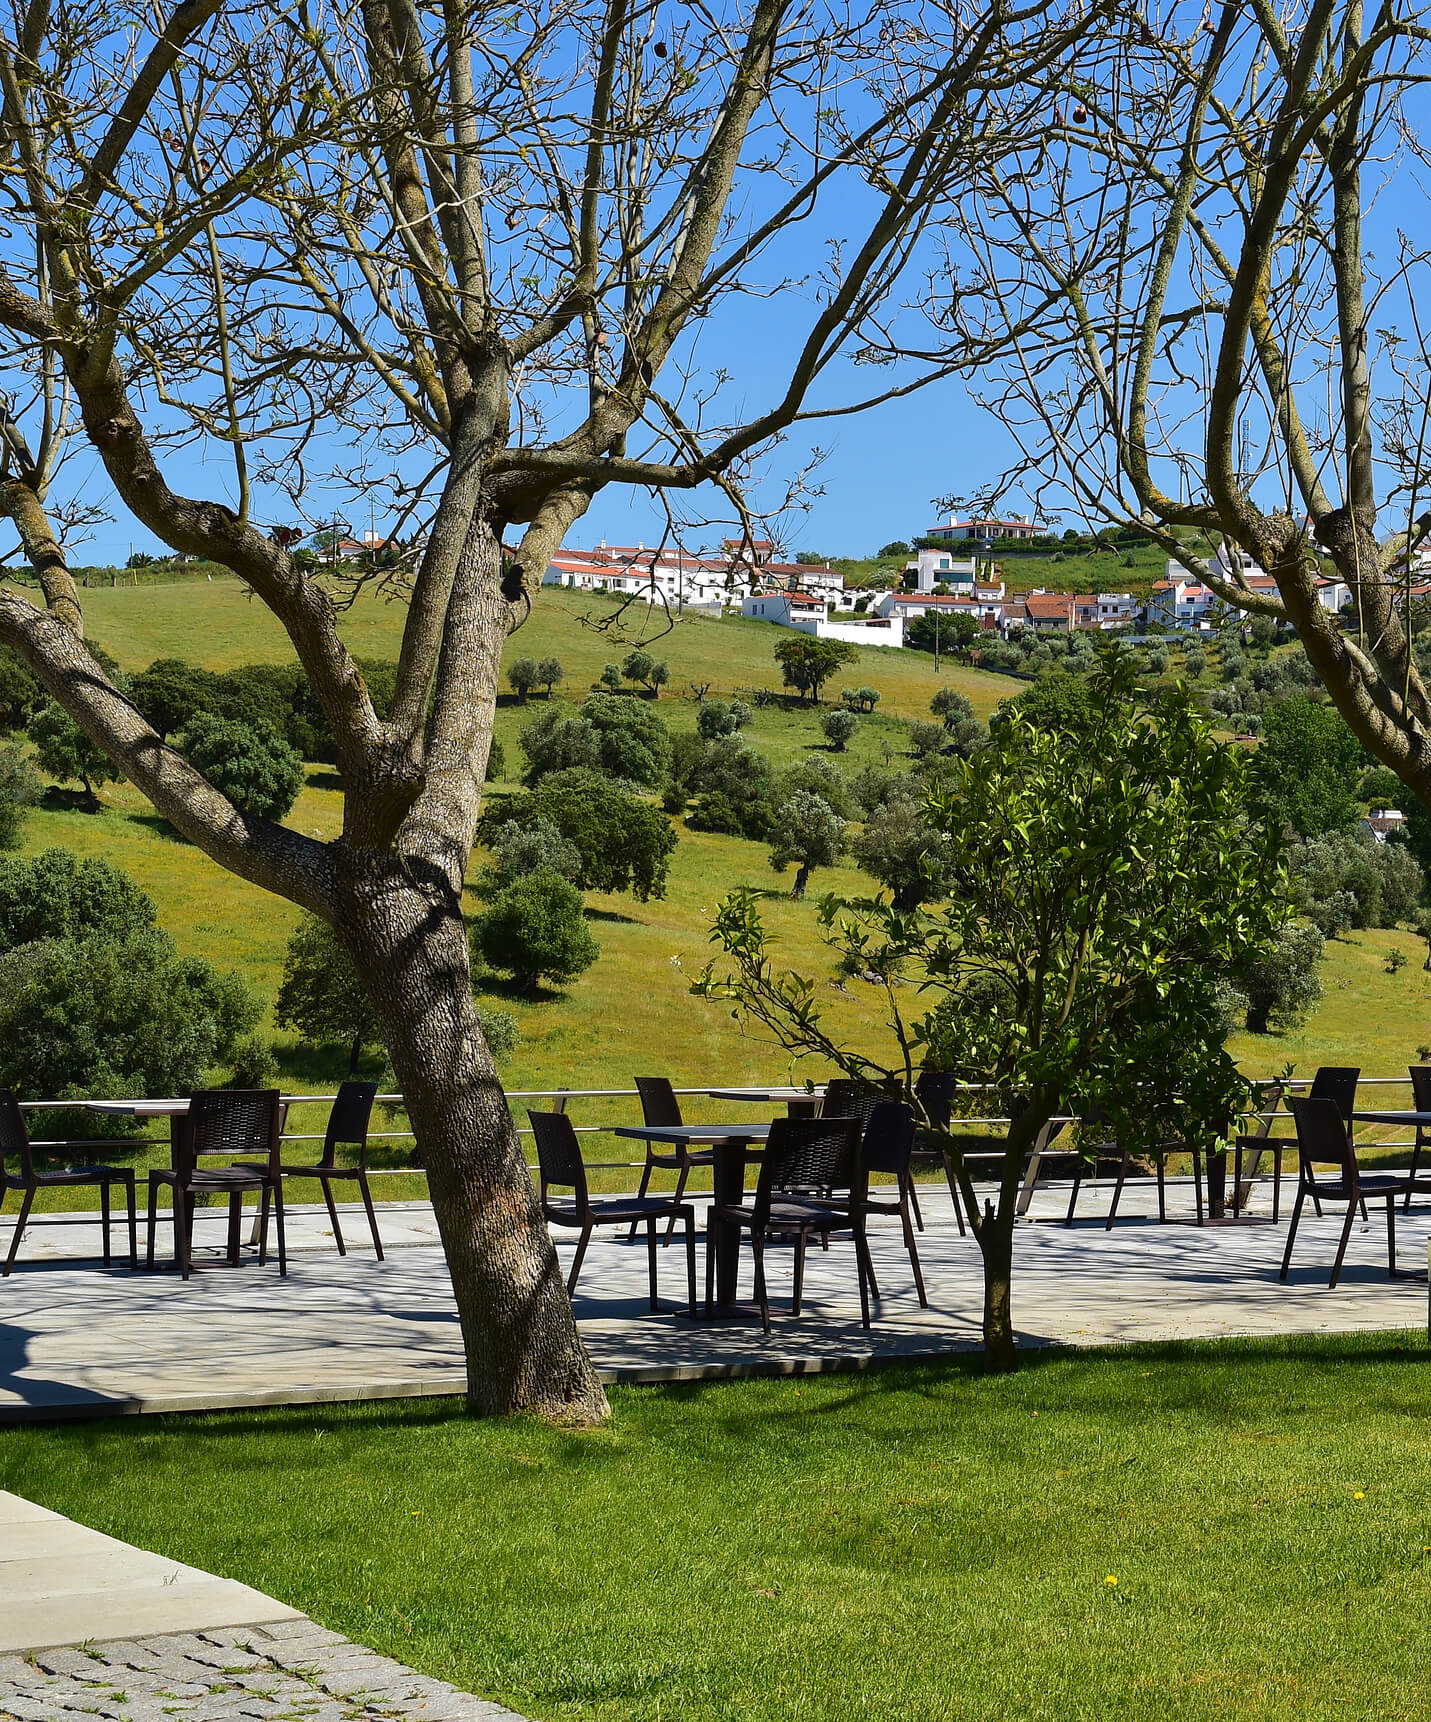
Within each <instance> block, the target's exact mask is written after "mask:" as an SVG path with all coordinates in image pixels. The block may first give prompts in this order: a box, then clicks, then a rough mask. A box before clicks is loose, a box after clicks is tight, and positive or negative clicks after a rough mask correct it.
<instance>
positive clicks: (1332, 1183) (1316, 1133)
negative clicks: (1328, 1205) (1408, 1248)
mask: <svg viewBox="0 0 1431 1722" xmlns="http://www.w3.org/2000/svg"><path fill="white" fill-rule="evenodd" d="M1290 1105H1291V1109H1292V1116H1293V1118H1294V1119H1295V1120H1296V1122H1297V1165H1298V1175H1297V1200H1296V1202H1295V1203H1294V1204H1293V1207H1292V1225H1291V1228H1290V1230H1289V1231H1288V1233H1287V1250H1286V1253H1285V1254H1284V1255H1283V1257H1282V1278H1283V1279H1284V1280H1285V1279H1286V1277H1287V1271H1288V1269H1289V1267H1290V1266H1291V1262H1292V1243H1293V1240H1294V1239H1295V1238H1296V1236H1297V1223H1298V1221H1299V1220H1300V1219H1301V1217H1302V1204H1303V1202H1305V1201H1306V1199H1307V1198H1308V1196H1311V1197H1313V1199H1314V1200H1317V1199H1320V1201H1323V1202H1345V1203H1346V1210H1347V1218H1346V1224H1345V1225H1344V1226H1343V1227H1342V1236H1341V1242H1340V1243H1339V1244H1338V1245H1337V1256H1336V1260H1335V1261H1334V1262H1333V1263H1332V1277H1331V1279H1330V1280H1328V1281H1327V1284H1328V1285H1329V1286H1334V1285H1335V1284H1336V1283H1337V1280H1338V1279H1339V1278H1340V1276H1341V1271H1342V1260H1343V1258H1344V1257H1345V1255H1346V1253H1347V1241H1348V1239H1349V1238H1350V1237H1351V1229H1352V1225H1353V1223H1354V1222H1355V1220H1356V1216H1357V1209H1358V1208H1359V1207H1360V1208H1362V1210H1363V1212H1364V1211H1365V1206H1364V1204H1365V1201H1366V1198H1367V1197H1368V1196H1372V1197H1378V1198H1379V1197H1383V1196H1384V1197H1385V1198H1386V1256H1387V1268H1388V1271H1389V1273H1390V1274H1391V1276H1392V1277H1393V1278H1394V1277H1395V1274H1396V1198H1397V1197H1398V1196H1401V1195H1404V1194H1405V1193H1406V1191H1407V1190H1408V1189H1409V1188H1410V1185H1411V1178H1410V1175H1409V1174H1408V1173H1405V1172H1401V1173H1391V1172H1372V1173H1366V1172H1363V1171H1362V1170H1361V1168H1360V1166H1359V1165H1358V1164H1357V1157H1356V1149H1355V1148H1354V1147H1353V1146H1352V1137H1351V1129H1350V1127H1349V1126H1348V1124H1347V1122H1346V1120H1345V1119H1344V1118H1343V1116H1342V1112H1341V1108H1340V1107H1339V1106H1338V1104H1337V1102H1336V1101H1335V1100H1323V1099H1317V1100H1312V1099H1310V1098H1309V1099H1306V1100H1293V1101H1291V1102H1290ZM1318 1166H1323V1167H1330V1168H1332V1171H1331V1173H1330V1175H1324V1176H1322V1177H1320V1178H1319V1177H1318V1176H1317V1167H1318ZM1320 1211H1321V1210H1320V1208H1319V1209H1318V1212H1320Z"/></svg>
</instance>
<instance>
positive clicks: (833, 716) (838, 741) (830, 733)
mask: <svg viewBox="0 0 1431 1722" xmlns="http://www.w3.org/2000/svg"><path fill="white" fill-rule="evenodd" d="M859 727H860V720H859V719H858V718H857V717H856V716H855V714H854V713H853V712H850V711H832V712H826V713H825V715H824V716H823V717H822V718H821V719H820V728H821V729H822V730H823V731H824V732H825V740H826V741H827V742H829V744H830V746H831V747H832V748H834V750H835V752H836V753H843V752H844V751H845V749H846V748H847V747H848V746H849V744H850V740H851V738H852V737H853V735H854V733H855V731H856V730H857V729H858V728H859Z"/></svg>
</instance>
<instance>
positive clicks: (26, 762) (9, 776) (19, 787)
mask: <svg viewBox="0 0 1431 1722" xmlns="http://www.w3.org/2000/svg"><path fill="white" fill-rule="evenodd" d="M43 789H44V785H43V784H42V783H41V782H40V779H39V777H38V776H37V775H36V772H35V768H34V766H33V765H31V763H30V757H29V755H28V754H27V753H26V752H25V750H24V748H23V747H21V746H20V744H19V742H15V741H11V742H6V743H5V745H4V746H3V747H0V849H17V848H19V845H20V834H21V832H22V830H23V829H24V825H25V819H26V817H27V816H28V814H29V811H30V809H31V808H32V807H33V806H34V805H35V803H36V802H37V801H38V800H39V799H40V796H41V794H42V793H43Z"/></svg>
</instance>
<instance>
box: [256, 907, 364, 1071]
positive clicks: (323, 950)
mask: <svg viewBox="0 0 1431 1722" xmlns="http://www.w3.org/2000/svg"><path fill="white" fill-rule="evenodd" d="M273 1020H274V1021H275V1022H276V1023H277V1024H278V1026H279V1027H280V1028H291V1029H292V1030H293V1032H294V1033H295V1034H296V1035H298V1036H299V1038H300V1039H301V1040H304V1041H307V1042H308V1043H309V1044H310V1045H313V1046H324V1045H327V1044H328V1043H330V1042H333V1041H338V1042H341V1043H342V1044H343V1045H345V1046H346V1047H347V1048H348V1074H349V1075H350V1076H351V1075H352V1074H353V1073H354V1072H355V1071H356V1070H357V1068H358V1063H359V1061H360V1059H361V1058H362V1056H363V1048H364V1047H365V1046H380V1045H381V1044H382V1038H383V1035H382V1029H381V1028H380V1027H379V1025H378V1019H377V1016H376V1014H375V1013H374V1011H373V1008H372V1006H371V1005H370V1004H369V1003H368V995H367V991H366V989H365V988H364V986H363V983H362V981H361V980H360V979H359V978H358V971H357V970H356V969H355V968H354V967H353V961H352V958H351V957H349V955H348V953H347V952H346V951H345V950H344V949H343V947H342V946H341V945H340V944H339V943H338V939H337V936H336V935H335V933H334V932H333V929H332V928H331V927H330V926H329V925H328V923H327V922H326V921H323V920H320V919H319V917H318V916H317V915H303V916H302V917H301V918H300V919H299V922H298V925H297V926H296V927H295V928H294V929H293V933H292V936H291V937H290V938H289V941H288V949H287V951H286V952H285V954H284V958H283V979H282V981H280V983H279V987H278V997H277V998H276V999H275V1000H274V1005H273Z"/></svg>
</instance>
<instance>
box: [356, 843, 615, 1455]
mask: <svg viewBox="0 0 1431 1722" xmlns="http://www.w3.org/2000/svg"><path fill="white" fill-rule="evenodd" d="M418 866H419V864H416V863H414V862H412V861H411V860H409V861H408V862H407V864H406V866H404V865H403V863H402V862H401V861H399V860H395V859H394V858H392V857H390V856H378V857H373V858H372V859H371V860H369V861H367V862H363V861H360V860H358V859H357V858H350V860H349V863H348V877H347V878H346V879H345V880H344V881H343V884H342V888H341V894H342V898H343V901H342V902H341V904H340V913H339V915H338V917H337V924H338V930H339V936H340V937H341V938H342V940H343V943H344V945H345V946H346V947H347V949H348V951H349V954H350V955H351V956H352V958H353V961H354V963H355V964H356V966H357V969H358V972H359V974H360V975H361V976H362V978H363V981H364V984H365V985H366V987H367V989H368V994H369V997H370V998H371V1000H372V1003H373V1007H374V1009H375V1010H376V1011H377V1013H378V1017H379V1019H380V1021H381V1023H382V1026H383V1031H384V1035H385V1038H386V1040H387V1045H388V1049H389V1051H390V1052H391V1054H392V1060H393V1066H394V1069H395V1070H396V1072H397V1077H398V1081H399V1083H400V1084H401V1086H402V1091H403V1094H404V1097H405V1099H406V1103H407V1112H408V1117H409V1119H410V1120H411V1123H412V1128H413V1132H414V1134H415V1135H416V1137H417V1144H418V1148H419V1150H420V1151H421V1155H422V1164H423V1167H424V1169H425V1170H426V1172H427V1177H428V1185H429V1188H430V1190H431V1193H432V1205H433V1209H434V1211H435V1213H436V1215H437V1224H438V1228H439V1230H440V1232H441V1234H442V1243H443V1248H444V1249H445V1250H446V1253H447V1265H448V1268H449V1270H450V1272H451V1275H452V1289H453V1292H454V1294H455V1295H456V1299H457V1309H458V1314H459V1316H460V1318H461V1322H462V1337H463V1342H464V1345H465V1348H466V1354H467V1399H468V1405H469V1407H470V1409H471V1410H473V1411H474V1412H477V1413H479V1414H484V1415H487V1414H501V1413H506V1412H515V1411H524V1412H534V1413H536V1414H538V1415H540V1416H544V1417H550V1418H555V1419H559V1420H562V1421H567V1422H573V1423H594V1422H598V1421H600V1420H602V1419H603V1418H604V1417H605V1416H606V1414H607V1404H606V1394H605V1392H604V1390H603V1388H602V1386H601V1383H600V1381H599V1380H598V1379H597V1376H596V1372H595V1370H594V1369H593V1368H592V1365H591V1360H590V1359H589V1358H588V1356H587V1355H586V1349H585V1347H584V1346H583V1345H582V1342H581V1337H580V1335H579V1334H578V1332H577V1327H576V1319H575V1317H574V1316H573V1314H572V1308H571V1300H570V1298H568V1296H567V1292H566V1286H565V1284H564V1283H563V1280H562V1276H561V1271H560V1268H559V1266H558V1263H557V1256H556V1251H555V1249H554V1248H553V1247H552V1242H551V1238H550V1235H549V1233H548V1231H547V1228H546V1223H545V1221H544V1220H543V1219H542V1215H541V1209H540V1206H539V1204H538V1201H537V1196H536V1192H535V1190H534V1189H533V1187H532V1180H531V1175H530V1173H529V1172H528V1170H527V1165H526V1161H525V1158H524V1157H523V1154H522V1151H521V1146H520V1143H519V1140H518V1137H517V1133H516V1130H515V1128H514V1126H513V1121H512V1117H511V1114H510V1112H509V1111H508V1108H507V1100H506V1096H505V1094H504V1093H503V1092H502V1085H501V1083H500V1081H499V1080H498V1078H497V1072H496V1068H495V1066H494V1065H493V1062H492V1057H491V1054H490V1053H489V1052H488V1051H487V1047H486V1044H485V1042H484V1041H483V1039H482V1035H481V1031H480V1029H479V1027H478V1024H477V1013H476V1009H475V1007H474V1005H473V1000H472V983H471V977H470V972H469V961H468V951H467V935H466V931H465V929H464V927H463V924H462V920H461V916H460V913H459V906H458V903H457V901H456V900H455V894H454V892H453V890H452V887H451V885H450V883H449V881H448V880H447V879H446V877H445V876H443V875H442V874H441V872H440V871H439V870H437V869H433V870H432V871H431V872H430V873H429V874H426V875H423V874H422V873H420V872H419V871H418Z"/></svg>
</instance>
